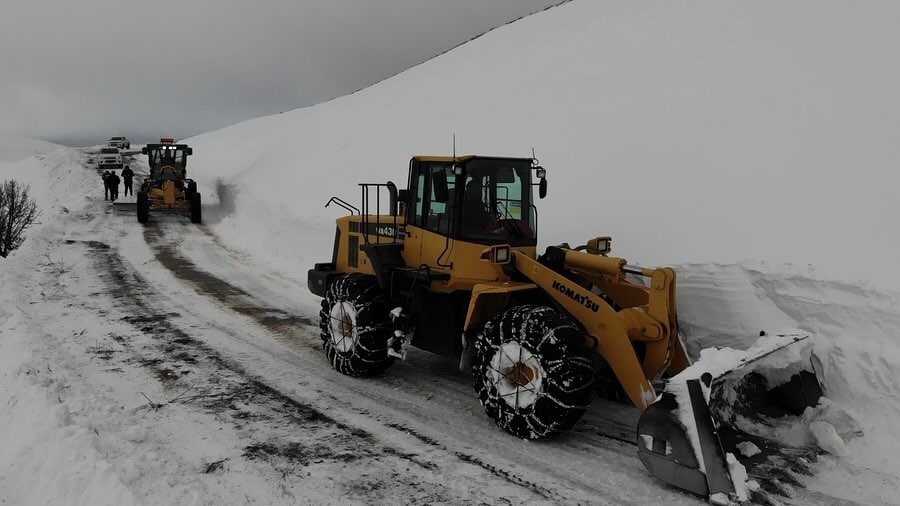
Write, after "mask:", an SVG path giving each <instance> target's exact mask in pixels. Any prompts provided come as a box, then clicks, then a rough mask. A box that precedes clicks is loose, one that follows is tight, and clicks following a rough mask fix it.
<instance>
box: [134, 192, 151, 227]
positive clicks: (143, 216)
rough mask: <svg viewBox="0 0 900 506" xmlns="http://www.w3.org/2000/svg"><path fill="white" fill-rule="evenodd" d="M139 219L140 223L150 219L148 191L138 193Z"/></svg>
mask: <svg viewBox="0 0 900 506" xmlns="http://www.w3.org/2000/svg"><path fill="white" fill-rule="evenodd" d="M137 219H138V223H147V221H149V220H150V202H149V200H148V199H147V192H138V194H137Z"/></svg>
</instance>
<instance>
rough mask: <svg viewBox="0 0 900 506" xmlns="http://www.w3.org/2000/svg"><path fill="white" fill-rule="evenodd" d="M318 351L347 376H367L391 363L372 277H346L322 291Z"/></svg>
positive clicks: (387, 332)
mask: <svg viewBox="0 0 900 506" xmlns="http://www.w3.org/2000/svg"><path fill="white" fill-rule="evenodd" d="M319 316H320V318H321V322H320V324H319V326H320V328H321V329H322V348H324V350H325V356H326V357H328V360H329V362H331V365H332V367H334V369H335V370H336V371H338V372H340V373H343V374H346V375H348V376H371V375H374V374H378V373H380V372H382V371H384V370H385V369H387V368H388V367H389V366H390V365H391V364H393V363H394V359H393V357H391V356H389V355H388V354H387V348H388V346H387V342H388V339H390V337H391V327H390V322H389V319H388V318H389V314H388V311H387V304H386V303H385V300H384V294H383V293H382V292H381V288H380V287H379V286H378V281H377V280H376V279H375V277H374V276H367V275H364V274H355V273H354V274H347V275H345V276H341V277H339V278H337V279H335V280H334V281H333V282H332V283H331V284H330V285H329V286H328V289H327V290H326V292H325V299H324V300H322V311H321V313H320V314H319Z"/></svg>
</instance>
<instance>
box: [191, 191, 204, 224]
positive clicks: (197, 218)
mask: <svg viewBox="0 0 900 506" xmlns="http://www.w3.org/2000/svg"><path fill="white" fill-rule="evenodd" d="M190 209H191V223H201V222H202V221H203V210H202V208H201V206H200V194H199V193H196V192H194V193H192V194H191V200H190Z"/></svg>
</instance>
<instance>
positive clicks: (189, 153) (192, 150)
mask: <svg viewBox="0 0 900 506" xmlns="http://www.w3.org/2000/svg"><path fill="white" fill-rule="evenodd" d="M185 154H187V155H193V154H194V148H187V150H186V151H185Z"/></svg>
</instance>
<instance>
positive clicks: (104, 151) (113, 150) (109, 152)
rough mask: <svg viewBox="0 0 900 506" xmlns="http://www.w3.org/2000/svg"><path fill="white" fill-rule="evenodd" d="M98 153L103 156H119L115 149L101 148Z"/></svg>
mask: <svg viewBox="0 0 900 506" xmlns="http://www.w3.org/2000/svg"><path fill="white" fill-rule="evenodd" d="M100 152H101V153H103V154H104V155H108V154H114V155H117V154H119V150H118V149H116V148H101V149H100Z"/></svg>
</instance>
